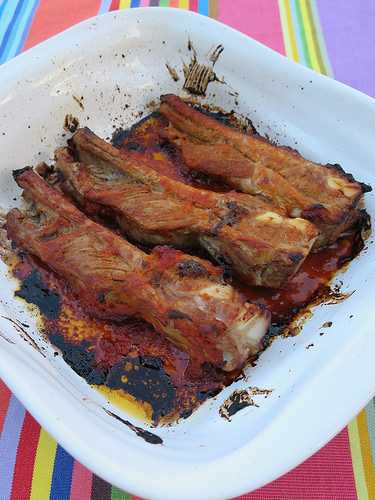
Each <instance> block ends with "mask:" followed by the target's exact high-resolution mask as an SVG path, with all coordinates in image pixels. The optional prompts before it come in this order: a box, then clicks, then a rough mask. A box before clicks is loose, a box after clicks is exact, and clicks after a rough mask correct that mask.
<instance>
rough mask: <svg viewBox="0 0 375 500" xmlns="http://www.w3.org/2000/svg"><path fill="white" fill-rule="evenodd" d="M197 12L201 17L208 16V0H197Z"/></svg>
mask: <svg viewBox="0 0 375 500" xmlns="http://www.w3.org/2000/svg"><path fill="white" fill-rule="evenodd" d="M198 12H199V14H202V15H203V16H208V0H198Z"/></svg>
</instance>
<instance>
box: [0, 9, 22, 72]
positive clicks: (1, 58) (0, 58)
mask: <svg viewBox="0 0 375 500" xmlns="http://www.w3.org/2000/svg"><path fill="white" fill-rule="evenodd" d="M25 3H26V0H21V1H20V2H18V3H17V7H16V10H15V11H14V14H13V17H12V19H11V21H10V23H9V24H8V27H7V30H6V32H5V34H4V38H3V40H2V42H1V45H0V64H1V63H3V62H5V61H6V51H7V48H8V43H9V40H10V39H11V38H12V33H13V29H14V27H15V26H16V24H17V22H18V17H19V15H20V14H21V12H22V9H23V8H24V5H25Z"/></svg>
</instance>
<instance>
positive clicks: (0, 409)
mask: <svg viewBox="0 0 375 500" xmlns="http://www.w3.org/2000/svg"><path fill="white" fill-rule="evenodd" d="M11 395H12V393H11V392H10V390H9V389H8V387H7V386H6V385H5V384H4V382H3V381H2V380H1V379H0V435H1V433H2V431H3V425H4V420H5V417H6V414H7V411H8V406H9V400H10V397H11Z"/></svg>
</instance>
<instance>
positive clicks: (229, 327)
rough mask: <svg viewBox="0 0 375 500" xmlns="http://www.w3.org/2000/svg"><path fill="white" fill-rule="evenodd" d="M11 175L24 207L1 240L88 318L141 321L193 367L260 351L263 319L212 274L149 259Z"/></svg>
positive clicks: (165, 256)
mask: <svg viewBox="0 0 375 500" xmlns="http://www.w3.org/2000/svg"><path fill="white" fill-rule="evenodd" d="M14 177H15V179H16V182H17V184H18V185H19V186H20V187H21V188H23V190H24V198H25V199H26V200H27V202H28V208H27V210H25V211H23V212H21V211H20V210H18V209H13V210H11V211H10V212H9V214H8V216H7V232H8V238H9V239H10V240H12V241H13V242H15V243H16V244H17V245H18V246H20V247H21V248H22V249H24V250H26V251H28V252H30V253H31V254H32V255H34V256H36V257H38V258H39V259H40V261H42V262H43V263H44V264H46V265H47V266H48V267H49V268H50V269H52V270H53V271H54V272H55V273H56V274H57V275H58V276H60V277H61V278H63V279H64V280H65V281H66V283H67V284H68V285H69V286H70V287H71V289H72V290H73V292H74V293H75V294H76V295H77V296H78V297H79V299H80V301H81V302H82V303H83V305H84V306H85V307H86V309H87V310H88V311H89V312H90V313H91V314H92V315H93V316H96V317H99V318H105V319H109V320H112V321H121V320H122V319H124V318H125V317H127V316H135V317H139V318H142V319H144V320H146V321H147V322H149V323H151V324H152V325H153V326H154V328H155V329H156V330H157V331H158V332H160V333H162V334H163V335H165V336H166V337H167V338H168V339H169V340H170V341H171V342H173V343H174V344H176V345H178V346H179V347H180V348H182V349H183V350H184V351H186V352H187V353H188V354H189V355H190V357H191V359H192V361H193V362H195V363H197V364H198V365H201V364H203V363H204V362H209V363H212V364H213V365H215V366H217V367H220V368H223V369H224V370H227V371H228V370H233V369H238V368H241V367H242V365H243V364H244V362H245V361H246V359H247V358H248V357H249V356H250V355H253V354H256V353H257V352H258V351H259V350H260V349H261V348H262V339H263V337H264V335H265V333H266V331H267V329H268V325H269V320H270V317H269V313H268V312H267V311H266V310H264V309H262V308H260V307H259V306H257V305H254V304H251V303H249V302H246V300H245V298H244V297H243V296H242V295H241V294H240V293H239V292H237V291H236V290H234V288H233V287H232V286H230V285H228V284H225V283H224V282H223V281H222V278H221V271H220V270H219V269H218V268H216V267H214V266H213V265H211V264H210V263H209V262H207V261H204V260H202V259H199V258H196V257H192V256H189V255H186V254H184V253H182V252H180V251H178V250H173V249H170V248H165V247H164V248H163V247H158V248H155V249H154V251H153V252H152V253H151V255H148V254H146V253H144V252H142V251H141V250H139V249H138V248H136V247H134V246H133V245H131V244H130V243H128V242H127V241H125V240H124V239H123V238H121V237H120V236H118V235H116V234H115V233H113V232H112V231H110V230H109V229H106V228H104V227H103V226H101V225H99V224H97V223H96V222H94V221H92V220H90V219H89V218H87V217H86V216H85V215H84V214H83V213H82V212H80V211H79V210H78V209H77V208H76V207H75V206H74V205H72V204H71V203H70V202H69V201H68V200H67V199H66V198H65V197H64V196H63V195H62V194H61V193H60V192H58V191H57V190H55V189H54V188H53V187H51V186H49V185H48V184H47V183H46V182H45V181H44V180H43V179H42V178H41V177H40V176H39V175H38V174H37V173H35V172H34V171H33V170H32V169H30V168H26V169H22V170H19V171H16V172H15V173H14Z"/></svg>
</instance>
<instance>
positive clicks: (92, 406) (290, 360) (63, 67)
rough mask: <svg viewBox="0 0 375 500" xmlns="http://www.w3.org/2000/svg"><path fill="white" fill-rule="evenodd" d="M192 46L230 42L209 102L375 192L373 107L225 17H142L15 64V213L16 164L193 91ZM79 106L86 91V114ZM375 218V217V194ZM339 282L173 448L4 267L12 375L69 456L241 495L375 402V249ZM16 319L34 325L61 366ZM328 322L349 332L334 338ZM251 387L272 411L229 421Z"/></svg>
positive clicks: (7, 374) (2, 79)
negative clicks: (83, 129)
mask: <svg viewBox="0 0 375 500" xmlns="http://www.w3.org/2000/svg"><path fill="white" fill-rule="evenodd" d="M188 38H190V39H191V40H192V41H193V43H194V45H195V47H196V49H197V51H198V55H199V56H200V57H201V56H202V57H203V56H204V55H205V54H206V53H207V51H208V50H209V49H210V48H211V47H212V46H215V45H216V44H219V43H221V44H223V46H224V52H223V54H222V55H221V57H220V59H219V60H218V62H217V64H216V66H215V69H216V73H217V74H218V76H219V77H221V76H223V77H224V79H225V81H226V84H225V85H224V84H220V83H212V84H210V87H209V92H208V95H207V99H206V100H205V101H204V102H208V103H212V104H215V105H219V106H221V107H222V108H224V109H227V110H230V109H232V108H233V109H235V110H236V111H238V112H239V113H242V114H244V115H246V116H249V117H250V118H251V119H252V120H253V122H254V124H255V126H256V127H257V128H258V129H259V130H260V131H261V132H262V133H267V134H268V135H269V136H270V137H271V138H273V139H276V140H278V141H279V142H280V143H283V144H288V145H291V146H293V147H297V148H298V149H299V150H300V151H301V152H302V153H303V154H304V155H305V156H306V157H308V158H311V159H313V160H317V161H321V162H324V163H327V162H330V163H336V162H338V163H341V164H342V165H343V166H344V167H345V168H346V169H347V170H348V171H349V172H352V173H353V174H354V175H355V176H356V177H357V178H358V179H359V180H362V181H364V182H367V183H370V184H373V185H375V171H374V167H375V143H374V130H375V104H374V101H373V100H372V99H370V98H369V97H366V96H365V95H363V94H361V93H359V92H357V91H355V90H352V89H351V88H349V87H346V86H344V85H342V84H340V83H337V82H335V81H333V80H331V79H328V78H326V77H324V76H320V75H318V74H315V73H313V72H311V71H309V70H308V69H305V68H303V67H302V66H299V65H296V64H294V63H292V62H290V61H289V60H287V59H286V58H284V57H282V56H280V55H279V54H277V53H275V52H273V51H272V50H270V49H268V48H266V47H264V46H262V45H260V44H259V43H257V42H255V41H253V40H251V39H250V38H247V37H246V36H244V35H242V34H240V33H238V32H236V31H234V30H232V29H231V28H228V27H226V26H224V25H222V24H220V23H218V22H216V21H213V20H211V19H208V18H205V17H201V16H199V15H196V14H193V13H191V12H187V11H183V10H177V9H163V8H158V9H132V10H127V11H122V12H114V13H111V14H107V15H104V16H102V17H98V18H94V19H91V20H88V21H86V22H84V23H81V24H79V25H77V26H75V27H74V28H72V29H69V30H67V31H65V32H64V33H62V34H60V35H58V36H56V37H54V38H52V39H50V40H48V41H47V42H44V43H43V44H41V45H39V46H37V47H35V48H33V49H31V50H29V51H27V52H26V53H24V54H22V55H21V56H19V57H17V58H16V59H15V60H13V61H11V62H9V63H7V64H5V65H3V66H2V67H0V151H1V157H0V203H1V208H2V209H3V210H7V209H8V208H9V207H11V206H14V205H15V204H17V203H18V202H17V201H13V198H14V197H17V196H18V195H19V191H18V190H17V188H16V187H15V183H14V182H13V180H12V177H11V171H12V169H17V168H20V167H23V166H25V165H26V164H32V163H36V162H37V161H40V160H47V161H48V160H49V157H50V155H51V153H52V151H53V149H54V148H55V147H56V146H57V145H59V144H62V143H63V142H64V140H66V139H64V138H63V137H62V124H63V122H64V117H65V115H66V114H67V113H72V114H73V115H75V116H77V117H78V118H79V120H80V123H81V124H87V125H89V126H90V127H91V128H92V129H93V130H94V131H95V132H97V133H99V134H100V135H103V136H104V137H106V136H109V135H110V134H111V133H112V131H113V126H114V125H115V126H117V125H123V126H124V125H125V126H126V125H129V124H131V123H132V122H134V121H135V120H136V118H137V117H138V115H137V112H138V111H139V110H144V111H145V112H146V111H147V109H148V108H147V105H148V103H149V102H150V101H152V100H157V99H158V97H159V96H160V94H162V93H167V92H174V93H180V92H181V87H182V83H181V80H180V81H178V82H174V81H173V80H172V79H171V77H170V74H169V73H168V71H167V70H166V67H165V63H166V62H168V63H169V64H170V65H171V66H173V67H176V68H177V69H178V70H180V69H181V65H182V64H181V60H182V59H185V60H188V59H189V52H188V49H187V40H188ZM235 92H238V96H236V95H235ZM73 96H79V97H80V96H83V98H84V100H83V101H84V109H81V108H80V107H79V106H78V104H77V102H76V101H75V100H74V99H73ZM126 105H127V106H129V107H126ZM366 207H367V209H368V211H369V212H370V214H371V215H372V216H374V214H375V200H374V195H372V194H371V193H370V194H368V195H366ZM337 279H340V280H342V282H343V286H342V290H343V291H354V293H353V294H352V295H351V296H350V297H349V298H348V299H347V300H345V301H343V302H341V303H339V304H336V305H326V306H319V307H317V308H316V309H315V312H314V315H313V317H312V318H311V319H309V320H308V321H307V322H306V324H305V326H304V328H303V331H302V332H301V334H300V335H299V336H297V337H294V338H289V339H278V340H277V341H275V342H274V343H273V344H272V346H271V347H270V348H269V349H268V350H267V351H266V352H265V353H264V354H262V355H261V357H260V359H259V362H258V364H257V366H256V367H255V368H249V369H248V371H247V377H246V379H245V380H242V381H239V382H237V383H235V384H233V386H231V387H228V388H227V389H226V390H225V391H223V392H222V393H221V394H220V395H219V396H217V398H216V399H215V400H211V401H209V402H207V403H205V404H204V405H203V406H202V407H201V408H200V409H199V410H198V411H197V412H196V413H195V414H193V416H192V417H190V418H189V419H187V420H185V421H182V422H181V423H179V424H177V425H174V426H172V427H170V428H160V429H156V430H154V431H153V432H155V433H156V434H158V435H159V436H161V437H162V439H163V441H164V443H163V445H151V444H148V443H146V442H145V441H143V440H142V439H140V438H139V437H138V436H137V435H136V434H134V433H133V432H132V431H131V430H129V429H128V427H126V426H125V425H123V424H122V423H121V422H120V421H118V420H115V419H113V418H111V417H110V416H109V415H108V414H106V413H105V412H104V410H103V409H102V407H103V405H105V399H104V398H103V397H102V396H101V395H99V394H98V393H96V392H95V391H94V390H93V389H91V388H90V387H89V386H88V385H87V384H86V383H85V382H84V381H83V380H82V379H80V378H79V377H78V376H77V375H75V374H74V373H73V372H72V370H71V369H70V368H69V367H68V366H67V365H65V363H64V362H63V361H62V359H61V357H60V356H59V357H57V358H54V357H53V355H52V353H53V349H51V348H49V347H48V345H47V344H46V343H45V342H44V341H43V339H42V338H41V337H40V336H39V335H38V333H37V329H36V321H35V319H33V318H34V317H35V314H33V313H31V312H30V311H29V310H28V309H27V308H26V307H25V304H24V303H23V302H22V301H21V300H19V299H15V298H14V296H13V292H14V290H15V287H16V283H15V281H14V280H13V279H11V278H10V277H9V275H8V274H7V269H6V267H5V265H4V264H2V263H1V264H0V331H1V338H0V374H1V376H2V377H3V379H4V381H5V382H6V383H7V384H8V385H9V387H10V388H11V390H12V391H14V392H15V394H16V395H17V397H18V398H19V399H20V400H21V401H22V402H23V403H24V405H25V406H26V407H27V409H28V410H29V411H30V412H31V413H32V414H33V415H34V416H35V417H36V418H37V419H38V421H39V422H40V423H41V424H42V425H43V426H44V427H45V428H46V429H47V430H48V431H49V432H50V433H51V434H52V435H53V436H54V437H55V438H56V439H57V440H58V441H59V442H60V443H61V445H62V446H63V447H65V448H66V449H67V450H68V451H69V452H70V453H71V454H73V455H74V456H75V457H76V458H77V459H78V460H80V461H81V462H82V463H83V464H85V465H86V466H88V467H89V468H90V469H92V470H93V471H94V472H95V473H96V474H98V475H100V476H102V477H103V478H104V479H106V480H107V481H109V482H111V483H113V484H115V485H116V486H118V487H120V488H123V489H125V490H128V491H130V492H131V493H134V494H137V495H139V496H144V497H148V498H153V499H162V500H168V499H171V500H178V499H186V500H192V499H204V500H209V499H216V498H227V497H233V496H235V495H239V494H241V493H244V492H246V491H250V490H253V489H255V488H258V487H260V486H262V485H263V484H265V483H267V482H268V481H271V480H273V479H275V478H276V477H278V476H279V475H281V474H283V473H285V472H286V471H288V470H289V469H291V468H292V467H294V466H295V465H297V464H298V463H299V462H301V461H302V460H304V459H305V458H307V457H308V456H309V455H311V454H312V453H313V452H314V451H316V450H317V449H318V448H320V447H321V446H322V445H324V444H325V443H326V442H327V441H328V440H329V439H330V438H332V437H333V436H334V434H336V433H337V432H338V431H339V430H340V429H341V428H342V427H343V426H344V425H345V424H346V423H347V422H348V421H349V420H350V419H351V418H352V417H353V416H354V415H355V414H356V413H357V412H358V411H359V410H360V409H361V407H362V406H363V405H364V404H365V403H366V402H367V401H368V400H369V399H370V397H371V396H372V395H373V394H374V392H375V377H374V356H375V335H374V310H375V308H374V305H373V304H374V302H375V288H374V279H375V246H372V245H371V244H369V245H368V248H367V250H365V251H364V252H362V254H361V255H360V256H359V257H358V258H356V259H355V260H354V261H353V262H352V263H351V264H350V266H349V268H348V269H347V270H345V272H343V273H342V274H340V275H339V276H338V278H337ZM7 318H8V319H7ZM9 318H10V319H12V320H19V321H21V322H27V323H29V324H31V325H32V328H31V330H33V329H34V332H31V335H32V336H33V338H34V339H35V340H36V342H37V344H38V345H39V346H44V347H45V349H46V350H45V351H44V353H45V356H42V355H41V354H40V352H38V351H37V350H36V349H35V348H33V347H32V346H31V345H30V343H28V342H25V341H24V339H23V338H22V337H23V336H24V335H23V334H22V333H21V332H20V329H19V328H17V327H15V325H14V323H12V322H10V321H9ZM327 320H330V321H333V326H332V328H330V330H329V333H328V334H326V335H323V336H320V335H319V332H321V328H320V327H321V325H322V324H323V323H324V322H325V321H327ZM309 344H314V345H313V347H311V348H310V349H306V346H307V345H309ZM249 386H257V387H261V388H267V389H273V392H272V394H271V395H270V396H269V397H268V398H267V399H264V398H262V397H258V399H257V403H258V404H259V405H260V406H259V408H257V407H255V406H253V407H249V408H247V409H245V410H243V411H241V412H239V413H238V414H237V415H235V416H234V417H233V419H232V421H231V422H227V421H225V420H223V419H222V418H221V417H220V416H219V414H218V408H219V406H220V404H221V403H222V402H223V400H224V399H225V398H226V397H228V395H229V394H230V393H231V391H233V389H234V388H245V387H249ZM107 407H108V405H107ZM112 410H113V411H116V413H118V414H119V415H121V416H122V417H123V418H130V420H132V421H133V422H134V423H136V424H138V425H140V423H139V422H137V421H136V420H135V419H134V418H132V417H128V416H127V415H125V414H124V413H122V412H121V411H120V410H116V409H113V408H112ZM144 427H145V428H147V426H146V425H144Z"/></svg>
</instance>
